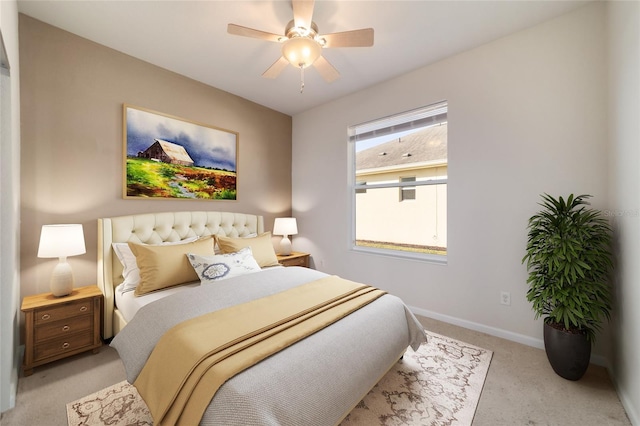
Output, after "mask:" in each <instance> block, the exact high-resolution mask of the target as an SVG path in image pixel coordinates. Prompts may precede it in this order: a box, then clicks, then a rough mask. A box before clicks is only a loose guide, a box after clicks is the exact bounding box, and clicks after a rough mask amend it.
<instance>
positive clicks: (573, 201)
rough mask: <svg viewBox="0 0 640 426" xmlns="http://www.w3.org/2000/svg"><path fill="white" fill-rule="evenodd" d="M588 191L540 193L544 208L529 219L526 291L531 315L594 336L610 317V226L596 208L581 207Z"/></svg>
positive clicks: (591, 338) (584, 202) (523, 260)
mask: <svg viewBox="0 0 640 426" xmlns="http://www.w3.org/2000/svg"><path fill="white" fill-rule="evenodd" d="M590 197H591V196H590V195H580V196H577V197H574V196H573V194H571V195H570V196H569V197H568V198H567V200H566V201H565V200H564V199H563V198H562V197H559V198H558V199H555V198H553V197H552V196H550V195H548V194H544V195H543V196H542V200H543V201H542V202H541V203H540V205H541V206H542V207H543V209H542V210H541V211H540V212H538V213H537V214H535V215H534V216H532V217H531V218H530V219H529V225H528V227H527V228H528V230H529V237H528V241H527V254H526V255H525V256H524V258H523V259H522V263H524V262H525V261H526V262H527V270H528V272H529V278H528V279H527V283H528V284H529V291H528V292H527V300H528V301H530V302H532V304H533V306H532V308H533V310H534V311H535V314H536V318H539V317H541V316H542V317H544V320H545V322H546V323H548V324H550V325H555V326H556V327H561V328H564V329H565V330H568V331H572V332H580V333H585V334H586V335H587V337H588V338H589V340H591V341H592V342H593V341H594V340H595V333H596V331H597V330H598V329H599V328H600V323H601V321H602V319H603V317H606V318H607V319H609V318H610V310H611V298H610V291H609V284H608V277H609V272H610V271H611V268H612V260H611V227H610V226H609V223H608V222H607V221H606V219H605V218H604V217H602V214H601V212H600V211H598V210H594V209H591V208H588V207H586V206H587V205H588V204H589V203H588V202H587V201H585V200H586V199H587V198H590Z"/></svg>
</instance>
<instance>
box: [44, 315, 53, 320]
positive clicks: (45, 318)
mask: <svg viewBox="0 0 640 426" xmlns="http://www.w3.org/2000/svg"><path fill="white" fill-rule="evenodd" d="M49 318H51V315H49V314H44V315H43V316H42V319H43V320H48V319H49Z"/></svg>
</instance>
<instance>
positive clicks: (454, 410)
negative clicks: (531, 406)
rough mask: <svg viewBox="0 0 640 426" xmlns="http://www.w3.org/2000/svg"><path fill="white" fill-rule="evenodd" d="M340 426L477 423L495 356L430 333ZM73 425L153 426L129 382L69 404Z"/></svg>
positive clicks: (445, 425) (436, 425)
mask: <svg viewBox="0 0 640 426" xmlns="http://www.w3.org/2000/svg"><path fill="white" fill-rule="evenodd" d="M427 334H428V335H429V342H428V343H427V344H424V345H422V346H421V347H420V349H418V351H417V352H414V351H412V350H411V349H409V350H408V351H407V352H406V353H405V355H404V357H403V359H402V360H401V361H400V362H398V363H397V364H396V365H395V366H394V367H393V368H392V369H391V370H390V371H389V372H388V373H387V374H386V375H385V376H384V377H383V378H382V380H380V382H379V383H378V384H377V385H376V386H375V387H374V388H373V389H372V390H371V391H370V392H369V393H368V394H367V396H366V397H365V398H364V399H363V400H362V401H360V403H359V404H358V405H357V406H356V408H354V409H353V411H351V413H349V415H348V416H347V417H346V418H345V419H344V421H343V422H342V423H341V424H340V426H353V425H358V426H372V425H380V426H396V425H416V426H417V425H420V426H423V425H431V426H453V425H457V426H462V425H471V422H472V420H473V415H474V413H475V411H476V407H477V406H478V401H479V400H480V393H481V392H482V386H483V385H484V381H485V378H486V376H487V372H488V370H489V364H490V363H491V357H492V356H493V352H491V351H488V350H485V349H482V348H479V347H477V346H473V345H470V344H468V343H464V342H461V341H459V340H455V339H451V338H448V337H444V336H441V335H439V334H435V333H431V332H427ZM67 418H68V420H69V426H101V425H104V426H107V425H108V426H151V425H153V421H152V419H151V415H150V414H149V410H148V409H147V406H146V405H145V403H144V401H143V400H142V398H140V395H138V392H137V391H136V388H135V387H133V386H131V385H130V384H129V383H127V382H126V381H124V382H120V383H117V384H115V385H113V386H110V387H108V388H106V389H103V390H101V391H98V392H96V393H94V394H91V395H89V396H86V397H84V398H81V399H79V400H77V401H74V402H70V403H69V404H67Z"/></svg>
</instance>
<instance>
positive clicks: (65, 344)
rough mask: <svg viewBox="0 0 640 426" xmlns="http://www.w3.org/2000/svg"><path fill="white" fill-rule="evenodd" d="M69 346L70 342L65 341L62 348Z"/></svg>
mask: <svg viewBox="0 0 640 426" xmlns="http://www.w3.org/2000/svg"><path fill="white" fill-rule="evenodd" d="M69 346H71V345H70V344H69V343H67V342H64V343H63V344H62V349H67V348H69Z"/></svg>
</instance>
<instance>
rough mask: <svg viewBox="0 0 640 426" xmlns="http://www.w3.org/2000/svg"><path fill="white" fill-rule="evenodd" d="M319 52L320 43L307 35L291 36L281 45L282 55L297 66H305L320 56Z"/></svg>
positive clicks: (320, 51) (320, 49)
mask: <svg viewBox="0 0 640 426" xmlns="http://www.w3.org/2000/svg"><path fill="white" fill-rule="evenodd" d="M321 53H322V47H321V46H320V44H318V42H317V41H315V40H314V39H312V38H308V37H293V38H290V39H289V40H287V41H285V42H284V43H283V45H282V56H284V57H285V58H286V59H287V61H289V62H290V63H291V65H293V66H294V67H298V68H307V67H308V66H310V65H311V64H313V63H314V62H315V61H316V59H318V58H319V57H320V54H321Z"/></svg>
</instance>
